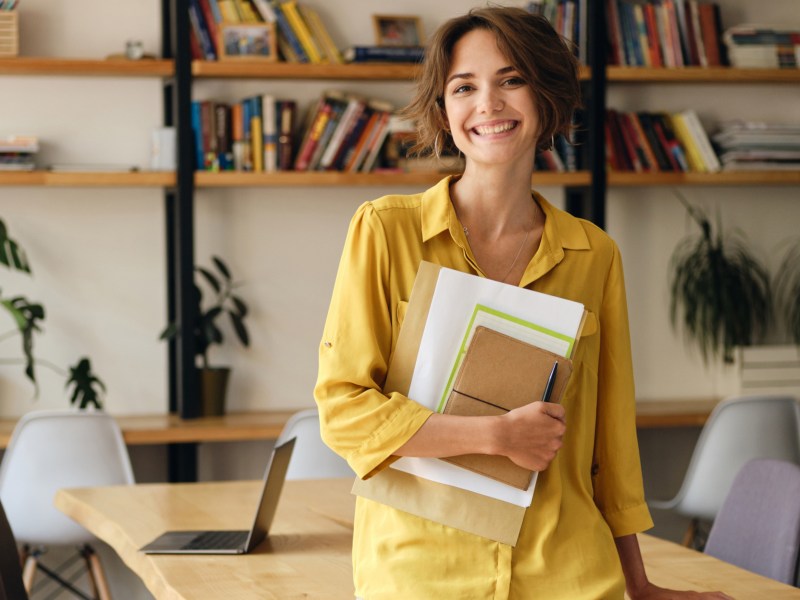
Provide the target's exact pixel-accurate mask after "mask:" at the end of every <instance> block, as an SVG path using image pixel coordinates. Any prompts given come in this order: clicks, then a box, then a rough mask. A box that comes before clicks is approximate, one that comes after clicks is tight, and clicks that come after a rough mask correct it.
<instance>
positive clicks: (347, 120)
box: [319, 95, 366, 170]
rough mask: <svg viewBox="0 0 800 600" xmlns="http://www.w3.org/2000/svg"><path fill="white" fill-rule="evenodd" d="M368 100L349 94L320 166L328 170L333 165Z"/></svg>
mask: <svg viewBox="0 0 800 600" xmlns="http://www.w3.org/2000/svg"><path fill="white" fill-rule="evenodd" d="M365 106H366V101H365V100H364V99H363V98H360V97H358V96H354V95H349V96H348V97H347V106H346V108H345V110H344V112H343V113H342V117H341V118H340V119H339V122H338V124H337V125H336V129H335V130H334V131H333V134H332V135H331V137H330V140H329V141H328V143H327V145H326V148H325V152H324V153H323V154H322V157H321V158H320V161H319V168H320V169H323V170H328V169H330V168H331V166H332V165H333V163H334V161H335V159H336V156H337V155H338V153H339V149H340V147H341V145H342V144H343V143H344V141H345V138H346V136H347V134H348V133H349V131H350V130H351V129H352V128H353V125H354V124H355V123H356V122H357V121H358V118H359V116H360V115H361V113H362V112H363V111H364V108H365Z"/></svg>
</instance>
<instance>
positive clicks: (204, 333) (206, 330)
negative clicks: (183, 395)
mask: <svg viewBox="0 0 800 600" xmlns="http://www.w3.org/2000/svg"><path fill="white" fill-rule="evenodd" d="M211 262H212V263H213V265H214V268H215V269H216V272H214V271H212V270H210V269H207V268H205V267H200V266H198V267H195V272H196V273H199V275H200V276H201V280H202V281H204V282H205V284H206V285H207V287H208V288H210V290H211V291H212V300H211V302H210V303H209V305H208V306H206V307H205V308H204V307H203V292H202V290H201V288H200V286H198V285H197V284H195V286H194V297H195V300H196V302H197V321H196V322H195V324H194V326H193V327H192V333H193V335H194V342H195V357H196V363H197V366H198V371H199V376H200V405H201V412H202V414H204V415H222V414H224V412H225V392H226V389H227V385H228V377H229V376H230V368H229V367H218V366H212V365H211V364H210V362H209V359H208V355H209V350H210V348H211V346H213V345H215V344H222V343H223V342H224V340H225V337H224V335H223V333H222V329H220V327H219V325H218V319H219V318H220V317H221V316H222V315H227V317H228V320H229V322H230V324H231V327H232V328H233V331H234V333H235V334H236V337H237V339H238V340H239V341H240V342H241V344H242V345H243V346H245V347H248V346H249V345H250V336H249V334H248V331H247V326H246V325H245V317H246V316H247V313H248V309H247V304H245V302H244V301H243V300H242V299H241V298H240V297H239V296H238V295H236V294H235V293H234V291H235V290H236V288H237V287H239V284H237V283H235V282H234V281H233V278H232V277H231V271H230V269H229V268H228V265H226V264H225V262H224V261H223V260H222V259H221V258H220V257H218V256H212V257H211ZM179 333H180V331H179V328H178V325H177V324H176V323H170V324H169V325H168V326H167V327H166V328H165V329H164V331H162V332H161V339H162V340H167V339H171V338H173V337H175V336H176V335H178V334H179Z"/></svg>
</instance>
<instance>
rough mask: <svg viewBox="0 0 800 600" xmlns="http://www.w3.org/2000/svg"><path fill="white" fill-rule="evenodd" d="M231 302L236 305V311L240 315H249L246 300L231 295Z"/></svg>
mask: <svg viewBox="0 0 800 600" xmlns="http://www.w3.org/2000/svg"><path fill="white" fill-rule="evenodd" d="M231 302H233V304H234V306H236V312H238V313H239V316H240V317H244V316H246V315H247V312H248V311H247V305H246V304H245V303H244V300H242V299H241V298H239V296H233V295H232V296H231Z"/></svg>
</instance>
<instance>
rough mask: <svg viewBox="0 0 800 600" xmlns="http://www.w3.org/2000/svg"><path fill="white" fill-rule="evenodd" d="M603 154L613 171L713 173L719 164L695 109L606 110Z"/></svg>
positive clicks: (717, 169) (719, 166)
mask: <svg viewBox="0 0 800 600" xmlns="http://www.w3.org/2000/svg"><path fill="white" fill-rule="evenodd" d="M605 127H606V158H607V163H608V168H609V169H611V170H613V171H635V172H650V171H666V172H669V171H672V172H686V171H692V172H697V173H715V172H717V171H719V170H720V168H721V165H720V161H719V158H718V157H717V153H716V151H715V150H714V147H713V146H712V145H711V141H710V140H709V137H708V134H707V133H706V131H705V129H704V128H703V126H702V124H701V123H700V119H699V118H698V116H697V113H696V112H695V111H693V110H685V111H683V112H680V113H673V114H668V113H663V112H657V113H648V112H638V113H636V112H629V113H625V112H618V111H615V110H609V111H607V113H606V123H605Z"/></svg>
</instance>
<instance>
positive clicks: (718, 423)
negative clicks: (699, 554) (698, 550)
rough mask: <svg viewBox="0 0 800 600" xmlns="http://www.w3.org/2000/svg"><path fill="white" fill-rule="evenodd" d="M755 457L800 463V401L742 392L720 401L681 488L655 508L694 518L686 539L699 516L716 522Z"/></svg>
mask: <svg viewBox="0 0 800 600" xmlns="http://www.w3.org/2000/svg"><path fill="white" fill-rule="evenodd" d="M755 458H774V459H779V460H785V461H788V462H792V463H797V464H800V404H798V403H797V400H796V399H795V398H793V397H791V396H742V397H737V398H729V399H727V400H724V401H722V402H720V403H719V404H718V405H717V406H716V408H715V409H714V410H713V411H712V412H711V415H710V416H709V418H708V421H707V422H706V424H705V426H704V427H703V431H702V432H701V433H700V437H699V439H698V440H697V445H696V446H695V449H694V452H693V453H692V458H691V460H690V461H689V467H688V469H687V471H686V476H685V477H684V480H683V483H682V484H681V487H680V489H679V490H678V493H677V494H676V495H675V497H674V498H672V499H671V500H654V499H649V500H648V504H649V505H650V507H651V508H658V509H668V510H674V511H675V512H677V513H678V514H680V515H683V516H685V517H689V518H690V519H691V520H692V521H691V525H690V527H689V530H688V531H687V534H686V537H685V539H684V543H685V544H686V545H687V546H688V545H691V542H692V541H693V540H694V536H695V533H696V530H697V526H698V525H699V523H700V521H713V520H714V519H715V518H716V516H717V512H718V511H719V509H720V507H721V506H722V502H723V500H724V499H725V497H726V496H727V495H728V491H729V490H730V488H731V484H732V483H733V479H734V478H735V477H736V474H737V473H738V472H739V470H740V469H741V468H742V467H743V466H744V465H745V464H746V463H747V462H749V461H750V460H752V459H755Z"/></svg>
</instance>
